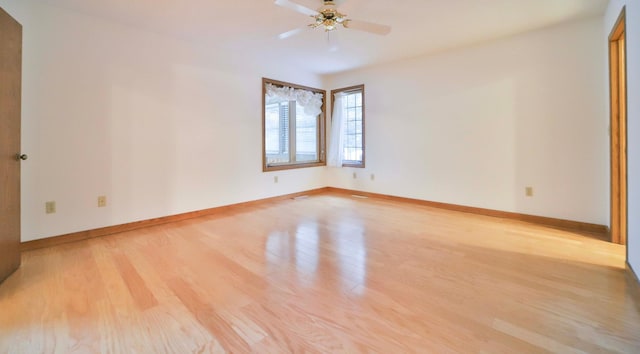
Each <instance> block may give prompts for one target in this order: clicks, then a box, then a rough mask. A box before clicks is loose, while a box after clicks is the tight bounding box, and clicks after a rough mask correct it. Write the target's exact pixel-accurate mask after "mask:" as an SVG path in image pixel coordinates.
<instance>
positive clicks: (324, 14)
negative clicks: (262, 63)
mask: <svg viewBox="0 0 640 354" xmlns="http://www.w3.org/2000/svg"><path fill="white" fill-rule="evenodd" d="M323 3H324V4H323V5H322V6H321V7H320V8H319V9H318V10H312V9H310V8H308V7H306V6H303V5H300V4H297V3H295V2H293V1H290V0H275V4H276V5H278V6H282V7H284V8H287V9H290V10H293V11H296V12H299V13H301V14H304V15H307V16H311V17H313V19H314V20H313V23H311V24H309V25H308V26H307V27H309V28H312V29H315V28H318V27H320V28H324V31H325V32H331V31H335V30H336V29H337V28H338V27H340V26H342V27H344V28H348V29H355V30H359V31H364V32H369V33H373V34H378V35H382V36H384V35H387V34H389V33H390V32H391V27H389V26H386V25H380V24H377V23H371V22H366V21H359V20H352V19H350V18H347V15H346V14H343V13H341V12H340V11H338V7H337V6H336V4H335V2H334V1H333V0H323ZM303 29H304V28H297V29H294V30H291V31H288V32H284V33H281V34H280V35H278V38H280V39H284V38H288V37H291V36H293V35H296V34H298V33H300V32H301V31H302V30H303Z"/></svg>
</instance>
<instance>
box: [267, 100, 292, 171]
mask: <svg viewBox="0 0 640 354" xmlns="http://www.w3.org/2000/svg"><path fill="white" fill-rule="evenodd" d="M264 133H265V150H266V151H265V153H266V156H267V163H268V164H278V163H286V162H289V161H290V158H289V102H287V101H285V102H277V103H272V104H269V105H266V106H265V132H264Z"/></svg>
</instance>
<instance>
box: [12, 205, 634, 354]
mask: <svg viewBox="0 0 640 354" xmlns="http://www.w3.org/2000/svg"><path fill="white" fill-rule="evenodd" d="M634 299H635V300H634ZM639 307H640V303H638V301H637V298H634V295H633V290H632V286H631V283H628V282H627V281H625V275H624V248H623V247H621V246H619V245H614V244H610V243H607V242H603V241H600V240H597V239H593V238H587V237H584V236H581V235H578V234H575V233H571V232H567V231H558V230H554V229H550V228H546V227H542V226H536V225H531V224H525V223H521V222H517V221H510V220H503V219H497V218H491V217H484V216H477V215H471V214H464V213H458V212H452V211H445V210H438V209H433V208H429V207H423V206H416V205H410V204H402V203H399V202H392V201H384V200H374V199H357V198H351V197H348V196H340V195H337V194H324V195H318V196H311V197H309V198H306V199H298V200H287V201H283V202H278V203H272V204H267V205H261V206H256V207H250V208H249V207H248V208H244V209H239V210H236V211H230V212H227V213H225V214H223V215H218V216H211V217H204V218H199V219H193V220H189V221H183V222H179V223H174V224H167V225H164V226H157V227H153V228H148V229H143V230H139V231H135V232H128V233H122V234H118V235H113V236H107V237H102V238H96V239H91V240H87V241H81V242H76V243H70V244H66V245H61V246H57V247H51V248H47V249H41V250H35V251H29V252H26V253H24V254H23V266H22V267H21V268H20V270H19V271H18V272H17V273H15V274H14V275H13V276H11V277H10V278H9V279H8V280H7V281H6V282H5V283H3V284H2V285H0V353H67V352H78V353H208V352H225V351H226V352H234V353H248V352H257V353H286V352H321V353H334V352H349V353H355V352H368V351H375V352H380V353H409V352H419V353H544V352H556V353H601V352H605V353H608V352H612V353H639V352H640V309H639Z"/></svg>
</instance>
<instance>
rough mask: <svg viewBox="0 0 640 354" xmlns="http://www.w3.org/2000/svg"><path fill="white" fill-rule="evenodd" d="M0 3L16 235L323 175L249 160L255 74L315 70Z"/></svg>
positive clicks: (143, 215) (297, 186) (309, 183)
mask: <svg viewBox="0 0 640 354" xmlns="http://www.w3.org/2000/svg"><path fill="white" fill-rule="evenodd" d="M0 6H2V7H3V8H4V9H5V10H7V11H8V12H9V13H10V14H12V15H13V16H14V17H15V18H16V19H17V20H18V21H20V22H21V23H22V24H23V28H24V41H23V42H24V48H23V56H24V65H23V118H22V121H23V129H22V139H23V140H22V146H23V152H24V153H27V154H29V157H30V158H29V160H28V161H27V162H26V163H24V164H23V169H22V173H23V178H22V216H23V217H22V220H23V222H22V240H23V241H29V240H33V239H38V238H43V237H49V236H56V235H60V234H66V233H71V232H75V231H81V230H87V229H94V228H99V227H103V226H110V225H117V224H122V223H127V222H132V221H137V220H143V219H149V218H154V217H160V216H166V215H173V214H177V213H183V212H188V211H193V210H200V209H205V208H211V207H215V206H220V205H227V204H232V203H238V202H243V201H248V200H255V199H260V198H266V197H270V196H276V195H282V194H287V193H293V192H297V191H302V190H309V189H313V188H319V187H324V186H325V185H326V179H325V172H324V169H323V168H312V169H302V170H295V171H287V172H278V173H262V169H261V166H262V160H261V151H262V150H261V149H262V148H261V144H262V140H261V114H262V109H261V104H262V102H261V100H260V99H259V97H260V92H261V78H262V77H263V76H265V77H271V78H276V79H279V80H284V81H291V82H296V83H299V84H302V85H308V86H314V87H320V86H321V85H322V82H321V79H320V78H319V77H317V76H315V75H311V74H308V73H305V72H301V71H299V70H298V71H296V70H295V69H294V68H293V69H292V68H291V67H287V68H286V70H278V69H277V66H275V65H272V66H271V67H270V68H269V67H267V65H266V64H265V66H264V67H247V66H240V65H237V64H234V62H237V61H241V60H242V58H234V55H233V53H224V54H223V55H220V53H216V51H215V48H211V49H210V50H207V49H203V48H198V47H197V46H195V45H192V44H189V43H187V42H183V41H179V40H174V39H172V38H167V37H166V36H160V35H156V34H154V33H151V32H149V31H145V30H138V29H136V28H133V27H129V26H125V25H120V24H118V23H114V22H109V21H103V20H100V19H98V18H94V17H89V16H85V15H82V14H80V13H75V12H70V11H67V10H63V9H60V8H57V7H53V6H50V5H45V4H42V3H39V2H36V1H25V0H21V1H19V2H16V1H10V0H0ZM275 174H277V175H278V176H279V183H278V184H274V182H273V176H274V175H275ZM99 195H106V196H107V198H108V207H106V208H97V196H99ZM50 200H54V201H56V203H57V213H56V214H50V215H46V214H45V212H44V203H45V202H46V201H50Z"/></svg>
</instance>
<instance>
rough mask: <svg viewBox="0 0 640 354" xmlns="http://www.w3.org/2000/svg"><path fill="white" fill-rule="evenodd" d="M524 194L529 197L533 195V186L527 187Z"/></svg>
mask: <svg viewBox="0 0 640 354" xmlns="http://www.w3.org/2000/svg"><path fill="white" fill-rule="evenodd" d="M524 194H525V195H526V196H527V197H533V187H525V189H524Z"/></svg>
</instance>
